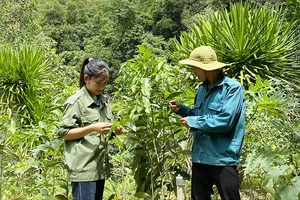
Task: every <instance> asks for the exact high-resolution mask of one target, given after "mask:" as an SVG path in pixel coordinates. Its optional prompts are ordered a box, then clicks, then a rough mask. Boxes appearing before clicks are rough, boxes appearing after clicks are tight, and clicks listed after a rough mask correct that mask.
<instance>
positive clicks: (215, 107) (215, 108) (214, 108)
mask: <svg viewBox="0 0 300 200" xmlns="http://www.w3.org/2000/svg"><path fill="white" fill-rule="evenodd" d="M222 106H223V105H222V103H217V102H212V103H210V104H209V105H208V109H209V111H210V113H212V114H219V113H220V112H221V110H222Z"/></svg>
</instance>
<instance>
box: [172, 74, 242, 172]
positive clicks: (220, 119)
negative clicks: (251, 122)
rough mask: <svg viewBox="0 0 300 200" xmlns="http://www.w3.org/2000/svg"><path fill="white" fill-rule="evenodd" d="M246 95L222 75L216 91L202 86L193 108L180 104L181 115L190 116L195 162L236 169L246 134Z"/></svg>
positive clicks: (240, 87)
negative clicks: (234, 167)
mask: <svg viewBox="0 0 300 200" xmlns="http://www.w3.org/2000/svg"><path fill="white" fill-rule="evenodd" d="M245 108H246V102H245V95H244V91H243V88H242V86H241V84H240V83H239V82H237V81H235V80H233V79H230V78H228V77H226V76H224V74H223V73H221V74H220V76H219V78H218V80H217V82H216V83H215V84H214V85H213V87H212V88H210V89H208V90H207V89H206V87H205V83H202V84H201V85H200V86H199V88H198V90H197V94H196V97H195V103H194V106H193V107H192V108H189V107H187V106H186V105H184V104H180V107H179V110H178V112H177V114H179V115H181V116H182V117H187V116H188V121H187V124H188V125H189V126H190V127H191V132H192V133H193V136H194V141H193V153H192V161H193V162H195V163H202V164H208V165H217V166H234V165H235V166H236V165H238V163H239V157H240V154H241V149H242V146H243V140H244V132H245Z"/></svg>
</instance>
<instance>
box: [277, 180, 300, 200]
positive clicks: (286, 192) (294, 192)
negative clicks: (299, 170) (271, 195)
mask: <svg viewBox="0 0 300 200" xmlns="http://www.w3.org/2000/svg"><path fill="white" fill-rule="evenodd" d="M291 182H292V185H288V186H285V187H284V188H283V189H282V190H281V192H280V194H279V195H280V197H281V199H288V200H298V199H299V194H300V176H296V177H294V178H293V179H291Z"/></svg>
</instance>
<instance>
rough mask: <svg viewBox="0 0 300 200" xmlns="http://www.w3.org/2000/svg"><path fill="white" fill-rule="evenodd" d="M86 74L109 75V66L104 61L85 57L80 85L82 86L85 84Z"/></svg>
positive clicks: (92, 76) (90, 75) (91, 75)
mask: <svg viewBox="0 0 300 200" xmlns="http://www.w3.org/2000/svg"><path fill="white" fill-rule="evenodd" d="M84 75H88V77H89V78H97V77H99V76H104V77H107V76H109V67H108V65H107V64H106V63H105V62H104V61H102V60H97V59H93V58H86V59H84V61H83V63H82V65H81V70H80V77H79V86H80V88H82V87H83V86H84V85H85V82H84Z"/></svg>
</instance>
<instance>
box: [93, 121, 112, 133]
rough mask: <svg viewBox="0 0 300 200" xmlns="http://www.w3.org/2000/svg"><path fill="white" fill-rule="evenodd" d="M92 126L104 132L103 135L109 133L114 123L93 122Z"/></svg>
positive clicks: (99, 131)
mask: <svg viewBox="0 0 300 200" xmlns="http://www.w3.org/2000/svg"><path fill="white" fill-rule="evenodd" d="M90 126H92V127H93V130H94V131H96V132H98V133H100V134H103V135H106V134H107V133H109V131H110V128H111V126H112V123H109V122H97V123H95V124H91V125H90Z"/></svg>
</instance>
